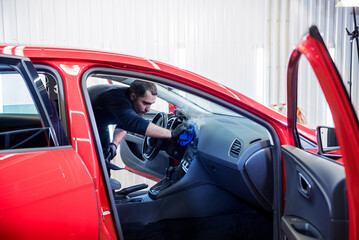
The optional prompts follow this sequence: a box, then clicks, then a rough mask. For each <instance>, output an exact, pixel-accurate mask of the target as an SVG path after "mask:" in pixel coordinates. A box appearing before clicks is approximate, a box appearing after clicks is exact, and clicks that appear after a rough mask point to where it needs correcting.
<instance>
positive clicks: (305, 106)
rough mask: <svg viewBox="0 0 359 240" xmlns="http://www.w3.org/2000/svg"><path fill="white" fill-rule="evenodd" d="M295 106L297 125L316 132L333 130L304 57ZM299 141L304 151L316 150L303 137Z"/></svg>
mask: <svg viewBox="0 0 359 240" xmlns="http://www.w3.org/2000/svg"><path fill="white" fill-rule="evenodd" d="M297 106H298V107H297V125H299V124H300V125H303V126H305V127H307V128H310V129H313V130H316V129H317V128H318V127H319V126H325V127H330V128H334V122H333V117H332V113H331V111H330V108H329V105H328V102H327V101H326V99H325V97H324V94H323V91H322V89H321V87H320V85H319V82H318V79H317V77H316V75H315V73H314V71H313V69H312V67H311V66H310V64H309V62H308V60H307V59H306V58H305V57H302V58H301V59H300V62H299V69H298V102H297ZM297 128H298V126H297ZM317 134H318V133H317ZM300 140H301V145H302V148H304V149H306V150H315V149H316V148H313V146H314V145H313V144H311V143H310V141H309V140H307V139H304V137H302V138H301V139H300Z"/></svg>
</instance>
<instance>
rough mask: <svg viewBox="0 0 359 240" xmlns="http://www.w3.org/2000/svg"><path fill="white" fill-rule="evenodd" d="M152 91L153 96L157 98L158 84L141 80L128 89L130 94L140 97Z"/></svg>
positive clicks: (134, 82)
mask: <svg viewBox="0 0 359 240" xmlns="http://www.w3.org/2000/svg"><path fill="white" fill-rule="evenodd" d="M147 90H148V91H150V92H151V94H152V95H156V96H157V87H156V84H154V83H151V82H145V81H141V80H136V81H133V82H132V83H131V85H130V88H129V89H128V91H129V93H134V94H136V96H138V97H143V96H144V95H145V92H146V91H147Z"/></svg>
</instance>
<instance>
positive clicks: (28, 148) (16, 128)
mask: <svg viewBox="0 0 359 240" xmlns="http://www.w3.org/2000/svg"><path fill="white" fill-rule="evenodd" d="M0 52H2V53H4V54H3V55H0V74H1V75H0V93H1V95H0V96H1V98H0V123H1V124H0V182H1V185H0V186H1V191H0V192H1V193H0V203H1V204H0V236H1V238H2V239H69V238H73V239H85V238H86V239H98V238H101V239H123V238H125V239H284V237H286V238H288V239H304V238H305V237H310V238H316V239H359V235H358V234H359V233H358V231H359V219H358V217H359V209H358V208H359V190H358V187H357V183H358V182H359V160H358V157H357V156H358V154H359V139H358V138H359V129H358V120H357V118H356V115H355V113H354V110H353V108H352V106H351V103H350V101H349V98H348V96H347V94H346V91H345V89H344V87H343V84H342V80H341V78H340V76H339V74H338V71H337V69H336V67H335V66H334V64H333V61H332V60H331V58H330V56H329V54H328V51H327V49H326V47H325V45H324V43H323V40H322V38H321V36H320V34H319V32H318V30H317V28H316V27H312V28H310V30H309V32H308V33H307V34H306V35H305V37H304V39H303V40H302V41H301V42H300V43H299V44H298V45H297V48H296V49H295V50H294V51H293V53H292V55H291V57H290V60H289V65H288V83H287V86H288V91H287V92H288V97H287V99H288V100H287V107H288V117H284V116H282V115H280V114H279V113H276V112H274V111H273V110H271V109H269V108H267V107H265V106H263V105H261V104H259V103H257V102H255V101H253V100H251V99H249V98H247V97H245V96H244V95H242V94H240V93H237V92H235V91H233V90H231V89H229V88H226V87H224V86H222V85H220V84H218V83H216V82H213V81H211V80H208V79H206V78H204V77H201V76H198V75H196V74H193V73H191V72H188V71H185V70H182V69H179V68H176V67H173V66H170V65H167V64H164V63H160V62H157V61H153V60H148V59H143V58H137V57H131V56H125V55H121V54H114V53H106V52H98V51H86V50H77V49H63V48H46V47H23V46H0ZM15 55H17V56H15ZM301 55H304V56H303V57H302V59H303V58H306V59H307V61H308V62H309V63H310V65H311V66H312V68H313V71H314V73H315V75H316V77H317V79H318V81H319V83H320V86H321V87H322V89H323V92H324V95H325V97H326V99H327V102H328V104H329V107H330V110H331V113H332V116H333V120H334V124H335V133H336V134H335V133H334V130H333V129H332V128H328V127H321V128H319V129H318V131H317V132H318V133H320V134H318V135H319V136H318V139H319V141H317V136H316V132H315V131H313V130H310V129H309V128H306V127H303V126H301V125H299V124H296V122H297V115H296V109H297V95H298V94H297V79H298V77H297V75H298V66H299V59H300V57H301ZM135 79H142V80H145V81H151V82H154V83H156V85H157V87H158V102H160V103H161V104H159V107H158V109H155V110H153V111H151V112H149V113H148V114H146V115H145V116H144V117H145V118H146V119H148V120H149V121H152V122H154V123H155V124H158V125H161V126H163V127H166V128H169V129H174V128H175V127H176V126H177V125H178V124H180V123H182V122H185V121H186V122H189V123H190V124H191V126H192V127H193V128H194V134H193V135H192V136H191V138H190V139H188V141H184V140H183V141H180V140H179V141H170V142H168V141H167V142H166V143H164V142H165V141H159V140H155V141H149V140H150V139H149V138H148V137H143V136H141V135H138V134H135V133H131V132H130V133H128V134H127V136H126V138H125V140H124V141H123V142H122V143H121V146H120V155H121V158H122V160H123V162H124V163H125V164H126V168H127V169H128V170H131V171H133V172H136V173H138V174H142V175H144V176H147V177H149V178H152V179H157V181H158V182H157V183H156V184H155V185H154V186H152V187H151V188H150V189H149V190H148V191H137V190H140V189H141V188H142V186H141V185H140V186H132V187H127V188H124V189H121V190H119V189H117V188H118V187H119V185H117V186H115V185H116V183H118V182H116V180H113V179H111V178H110V176H109V174H108V173H107V170H106V167H107V166H108V160H106V159H105V158H104V156H103V153H102V150H101V149H102V148H101V146H100V145H101V144H100V140H99V134H98V131H97V126H96V123H95V117H94V114H93V109H92V106H91V104H90V102H89V101H90V100H89V99H90V97H89V93H88V91H87V88H88V87H89V86H91V85H94V84H100V83H105V84H119V85H124V86H126V85H128V84H130V83H131V82H132V81H134V80H135ZM151 142H152V143H151ZM337 143H339V145H338V144H337ZM339 146H340V151H338V147H339ZM149 149H150V150H151V151H148V150H149ZM333 150H337V151H336V152H334V153H336V154H334V153H333ZM339 154H340V155H339ZM338 158H340V160H339V162H338ZM111 183H112V184H111ZM308 239H309V238H308Z"/></svg>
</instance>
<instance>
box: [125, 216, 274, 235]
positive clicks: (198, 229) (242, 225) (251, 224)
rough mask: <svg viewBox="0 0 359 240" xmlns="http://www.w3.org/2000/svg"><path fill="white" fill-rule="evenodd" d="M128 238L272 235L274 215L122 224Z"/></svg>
mask: <svg viewBox="0 0 359 240" xmlns="http://www.w3.org/2000/svg"><path fill="white" fill-rule="evenodd" d="M122 230H123V234H124V238H125V240H141V239H156V240H166V239H171V240H180V239H181V240H182V239H186V240H191V239H193V240H197V239H198V240H199V239H206V240H207V239H213V240H214V239H216V240H230V239H272V235H273V234H272V217H271V215H268V216H263V215H260V214H258V213H256V212H252V213H246V215H245V216H243V214H228V215H222V216H214V217H206V218H191V219H175V220H164V221H160V222H156V223H150V224H148V225H134V224H128V225H124V226H122Z"/></svg>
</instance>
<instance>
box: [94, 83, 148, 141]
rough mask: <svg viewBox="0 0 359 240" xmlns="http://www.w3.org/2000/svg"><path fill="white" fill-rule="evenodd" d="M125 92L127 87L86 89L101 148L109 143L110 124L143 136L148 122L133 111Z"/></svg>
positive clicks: (110, 86) (112, 86) (104, 86)
mask: <svg viewBox="0 0 359 240" xmlns="http://www.w3.org/2000/svg"><path fill="white" fill-rule="evenodd" d="M127 90H128V87H122V86H118V85H105V84H104V85H96V86H92V87H89V88H88V92H89V95H90V99H91V104H92V108H93V110H94V114H95V118H96V124H97V128H98V130H99V134H100V138H101V143H102V144H103V145H102V147H106V146H107V145H108V144H109V143H110V141H109V136H108V135H109V133H108V125H110V124H117V126H116V128H122V129H124V130H126V131H129V132H134V133H138V134H142V135H145V132H146V129H147V127H148V124H149V122H148V121H147V120H145V119H143V118H142V117H141V116H140V115H138V114H137V113H136V112H135V111H134V110H133V107H132V103H131V100H130V99H129V96H128V94H127ZM105 138H106V139H105ZM104 144H105V145H104Z"/></svg>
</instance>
